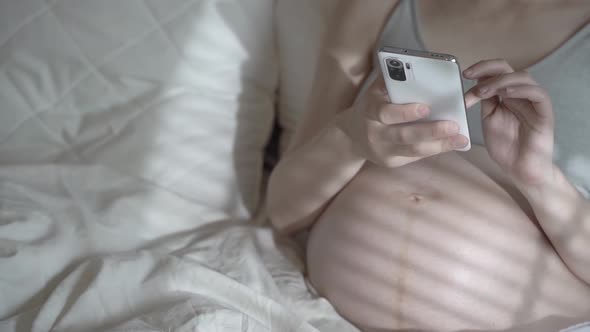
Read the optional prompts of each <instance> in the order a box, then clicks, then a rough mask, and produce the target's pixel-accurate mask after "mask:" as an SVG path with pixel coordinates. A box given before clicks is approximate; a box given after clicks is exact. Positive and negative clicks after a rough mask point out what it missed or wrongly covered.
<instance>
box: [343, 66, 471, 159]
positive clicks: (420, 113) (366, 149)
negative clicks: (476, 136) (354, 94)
mask: <svg viewBox="0 0 590 332" xmlns="http://www.w3.org/2000/svg"><path fill="white" fill-rule="evenodd" d="M429 112H430V110H429V109H428V106H427V105H421V104H403V105H402V104H391V103H390V101H389V97H388V95H387V89H386V88H385V82H384V80H383V78H382V77H381V76H379V78H378V79H376V80H375V82H373V84H372V85H371V87H370V88H369V89H368V90H367V91H366V92H365V93H364V94H363V95H361V96H360V98H359V100H358V101H357V102H356V103H355V104H354V105H353V106H352V107H351V108H349V109H347V110H346V111H344V112H342V113H340V114H339V115H338V116H337V119H336V125H337V126H338V127H340V128H341V129H342V130H343V131H344V132H345V133H346V135H347V136H348V137H349V138H350V139H351V140H352V143H353V146H354V149H355V152H356V153H358V154H359V155H360V156H361V157H363V158H365V159H367V160H369V161H371V162H373V163H375V164H377V165H381V166H386V167H399V166H403V165H406V164H408V163H411V162H413V161H416V160H419V159H422V158H425V157H429V156H433V155H436V154H439V153H443V152H447V151H452V150H455V149H460V148H463V147H465V146H466V145H467V143H468V139H467V137H465V136H463V135H460V134H459V126H458V125H457V124H456V123H455V122H453V121H430V122H413V121H416V120H419V119H422V118H425V117H427V116H428V114H429Z"/></svg>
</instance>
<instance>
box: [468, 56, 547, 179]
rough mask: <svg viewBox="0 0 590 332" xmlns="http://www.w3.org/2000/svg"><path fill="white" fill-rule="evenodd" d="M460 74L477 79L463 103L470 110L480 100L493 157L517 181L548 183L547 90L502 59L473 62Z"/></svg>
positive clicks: (489, 150) (525, 73)
mask: <svg viewBox="0 0 590 332" xmlns="http://www.w3.org/2000/svg"><path fill="white" fill-rule="evenodd" d="M463 75H464V76H465V78H468V79H475V80H477V81H478V82H477V85H476V86H474V87H473V88H472V89H470V90H469V91H468V92H467V93H466V94H465V103H466V104H467V107H471V106H473V105H474V104H476V103H477V102H479V101H481V116H482V125H483V135H484V140H485V144H486V148H487V150H488V153H489V155H490V156H491V157H492V159H493V160H494V161H496V163H498V165H499V166H500V167H501V168H502V169H503V170H504V171H505V172H507V173H508V175H510V176H511V177H512V178H513V179H514V180H516V181H518V182H522V183H526V184H542V183H544V182H545V181H547V180H549V177H551V176H552V174H553V128H554V117H553V107H552V105H551V99H550V98H549V95H548V94H547V92H546V91H545V90H544V89H543V88H541V87H540V86H539V85H538V84H537V83H536V82H535V81H534V80H533V79H532V78H531V76H530V75H529V74H528V73H527V72H525V71H518V72H515V71H514V70H513V69H512V67H511V66H510V65H509V64H508V62H506V61H505V60H484V61H481V62H478V63H476V64H474V65H473V66H471V67H469V68H467V69H466V70H465V71H464V72H463Z"/></svg>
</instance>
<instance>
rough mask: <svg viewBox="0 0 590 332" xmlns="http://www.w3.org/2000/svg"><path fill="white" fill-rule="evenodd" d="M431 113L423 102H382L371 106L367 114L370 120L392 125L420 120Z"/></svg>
mask: <svg viewBox="0 0 590 332" xmlns="http://www.w3.org/2000/svg"><path fill="white" fill-rule="evenodd" d="M429 113H430V111H429V109H428V107H427V106H426V105H422V104H390V103H382V104H379V105H377V106H375V107H371V108H370V109H369V111H368V112H366V115H367V118H369V119H370V120H374V121H378V122H381V123H383V124H386V125H392V124H398V123H405V122H412V121H416V120H420V119H422V118H424V117H426V116H428V114H429Z"/></svg>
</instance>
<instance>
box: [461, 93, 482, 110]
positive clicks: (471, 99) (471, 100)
mask: <svg viewBox="0 0 590 332" xmlns="http://www.w3.org/2000/svg"><path fill="white" fill-rule="evenodd" d="M480 101H481V98H479V97H478V96H476V95H475V93H474V92H473V91H471V90H469V91H467V93H465V108H467V109H470V108H471V107H473V105H475V104H477V103H479V102H480Z"/></svg>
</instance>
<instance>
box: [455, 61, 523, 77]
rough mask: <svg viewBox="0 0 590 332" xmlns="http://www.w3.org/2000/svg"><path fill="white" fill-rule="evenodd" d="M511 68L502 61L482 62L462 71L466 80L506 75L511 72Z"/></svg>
mask: <svg viewBox="0 0 590 332" xmlns="http://www.w3.org/2000/svg"><path fill="white" fill-rule="evenodd" d="M513 71H514V69H512V66H510V64H509V63H508V62H507V61H506V60H504V59H494V60H482V61H479V62H478V63H476V64H474V65H472V66H470V67H469V68H467V69H465V70H464V71H463V76H464V77H465V78H468V79H480V78H482V77H486V76H495V75H499V74H508V73H511V72H513Z"/></svg>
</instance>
